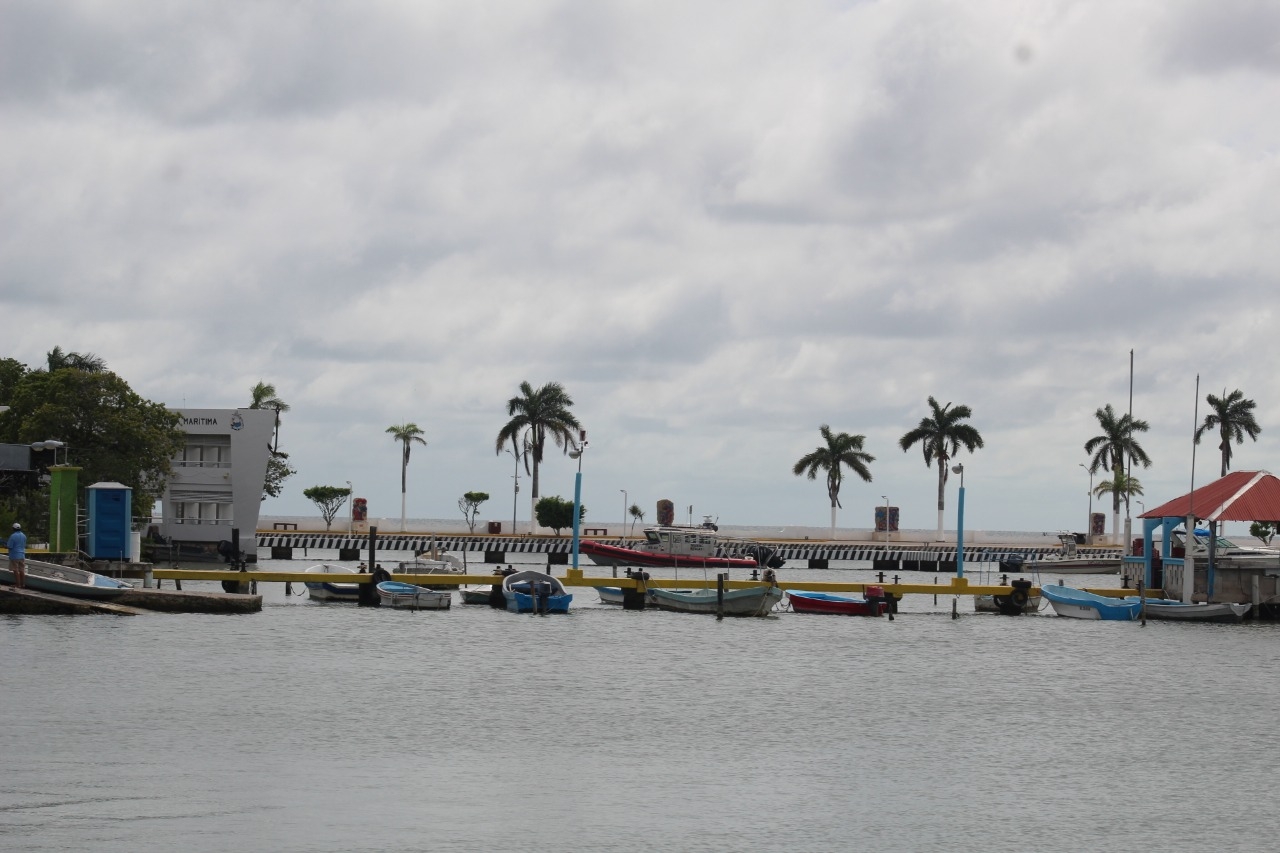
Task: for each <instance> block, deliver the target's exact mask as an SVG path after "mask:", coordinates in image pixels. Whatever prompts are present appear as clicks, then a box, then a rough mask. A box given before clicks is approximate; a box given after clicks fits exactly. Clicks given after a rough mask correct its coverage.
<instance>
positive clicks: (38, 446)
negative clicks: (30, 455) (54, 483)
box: [31, 438, 67, 467]
mask: <svg viewBox="0 0 1280 853" xmlns="http://www.w3.org/2000/svg"><path fill="white" fill-rule="evenodd" d="M59 448H61V449H62V464H63V465H65V464H67V445H66V442H62V441H58V440H57V439H56V438H50V439H46V440H45V441H35V442H32V443H31V449H32V450H52V451H53V465H54V467H57V465H58V449H59Z"/></svg>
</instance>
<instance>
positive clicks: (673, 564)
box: [578, 539, 759, 569]
mask: <svg viewBox="0 0 1280 853" xmlns="http://www.w3.org/2000/svg"><path fill="white" fill-rule="evenodd" d="M578 550H579V551H580V552H581V553H583V554H586V555H587V557H588V558H589V559H590V560H591V562H593V563H595V564H596V565H597V566H640V567H646V568H696V569H755V568H759V564H758V563H757V562H756V561H755V560H743V559H739V558H736V557H699V556H696V555H691V554H661V553H651V552H648V551H640V550H637V549H635V548H619V547H618V546H616V545H605V544H603V543H601V542H593V541H592V540H590V539H584V540H582V541H581V542H580V543H578Z"/></svg>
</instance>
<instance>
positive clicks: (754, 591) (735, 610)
mask: <svg viewBox="0 0 1280 853" xmlns="http://www.w3.org/2000/svg"><path fill="white" fill-rule="evenodd" d="M645 596H646V602H645V603H646V604H647V605H649V606H651V607H657V608H658V609H660V610H671V611H675V612H677V613H712V614H714V613H716V612H717V611H719V610H720V604H719V603H718V602H717V598H716V590H714V589H693V590H688V591H684V590H673V589H655V588H650V589H649V590H648V591H647V592H646V593H645ZM781 600H782V590H781V589H780V588H778V587H776V586H754V587H748V588H747V589H726V590H725V591H724V604H723V612H724V615H725V616H768V615H769V614H770V613H771V612H773V606H774V605H775V604H777V603H778V602H779V601H781Z"/></svg>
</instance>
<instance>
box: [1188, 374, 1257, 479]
mask: <svg viewBox="0 0 1280 853" xmlns="http://www.w3.org/2000/svg"><path fill="white" fill-rule="evenodd" d="M1205 400H1207V401H1208V403H1209V408H1210V409H1211V410H1212V411H1210V412H1209V413H1208V414H1207V415H1205V416H1204V423H1202V424H1200V426H1198V427H1197V428H1196V434H1195V442H1196V444H1199V443H1200V437H1201V436H1203V435H1204V434H1205V433H1206V432H1209V431H1210V430H1214V429H1216V430H1217V431H1218V437H1219V438H1220V439H1221V441H1219V443H1218V450H1220V451H1222V473H1221V474H1219V476H1220V477H1225V476H1227V470H1228V469H1229V468H1230V467H1231V443H1232V442H1235V443H1236V444H1244V437H1245V436H1246V435H1248V436H1249V437H1250V438H1252V439H1253V440H1254V441H1257V440H1258V434H1259V433H1261V432H1262V427H1260V426H1258V422H1257V421H1256V420H1254V418H1253V410H1254V408H1256V405H1257V404H1255V403H1254V402H1253V401H1252V400H1246V399H1245V398H1244V394H1243V393H1241V391H1240V389H1239V388H1237V389H1236V390H1234V391H1232V392H1231V393H1230V394H1228V393H1227V392H1226V390H1225V389H1223V392H1222V396H1221V397H1217V396H1214V395H1213V394H1210V395H1208V396H1207V397H1205Z"/></svg>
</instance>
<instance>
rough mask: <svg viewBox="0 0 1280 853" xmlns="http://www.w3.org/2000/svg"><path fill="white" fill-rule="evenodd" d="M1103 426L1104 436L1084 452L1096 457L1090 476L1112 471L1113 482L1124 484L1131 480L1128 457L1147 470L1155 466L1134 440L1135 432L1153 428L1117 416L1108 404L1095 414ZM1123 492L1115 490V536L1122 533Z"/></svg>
mask: <svg viewBox="0 0 1280 853" xmlns="http://www.w3.org/2000/svg"><path fill="white" fill-rule="evenodd" d="M1093 414H1094V417H1096V418H1097V419H1098V425H1099V426H1101V427H1102V435H1095V436H1094V437H1093V438H1091V439H1089V440H1088V441H1086V442H1085V443H1084V452H1085V453H1091V454H1093V456H1092V458H1091V459H1090V460H1089V473H1090V474H1096V473H1098V471H1102V470H1109V471H1110V472H1111V482H1112V483H1121V484H1123V483H1124V482H1125V480H1126V479H1127V477H1126V476H1125V472H1124V460H1125V457H1126V456H1128V457H1129V459H1131V460H1132V461H1134V462H1137V463H1138V464H1139V465H1141V466H1142V467H1143V468H1150V467H1151V459H1150V458H1149V457H1148V456H1147V452H1146V451H1145V450H1143V449H1142V445H1140V444H1138V442H1137V441H1136V440H1135V439H1134V437H1133V434H1134V433H1135V432H1146V431H1147V429H1148V428H1149V427H1148V425H1147V422H1146V421H1139V420H1134V418H1133V416H1132V415H1129V414H1126V415H1123V416H1119V417H1118V416H1117V415H1116V411H1115V409H1113V408H1111V404H1110V403H1108V404H1107V405H1106V406H1104V407H1103V408H1101V409H1098V410H1097V411H1096V412H1094V413H1093ZM1123 494H1124V490H1123V489H1114V488H1113V489H1112V490H1111V514H1112V518H1111V533H1112V536H1115V535H1118V534H1119V532H1120V498H1121V496H1122V495H1123Z"/></svg>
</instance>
